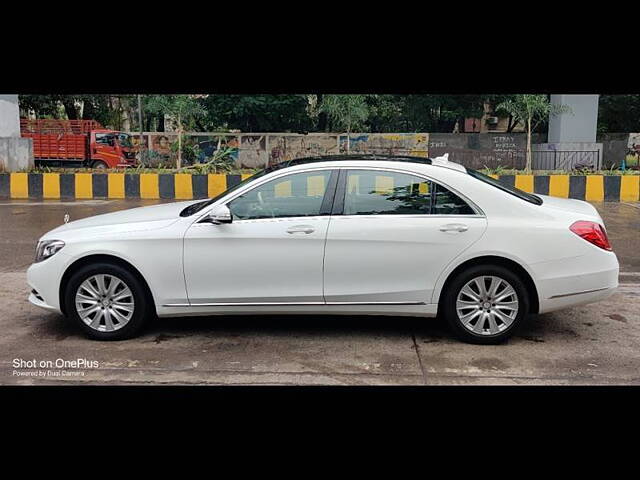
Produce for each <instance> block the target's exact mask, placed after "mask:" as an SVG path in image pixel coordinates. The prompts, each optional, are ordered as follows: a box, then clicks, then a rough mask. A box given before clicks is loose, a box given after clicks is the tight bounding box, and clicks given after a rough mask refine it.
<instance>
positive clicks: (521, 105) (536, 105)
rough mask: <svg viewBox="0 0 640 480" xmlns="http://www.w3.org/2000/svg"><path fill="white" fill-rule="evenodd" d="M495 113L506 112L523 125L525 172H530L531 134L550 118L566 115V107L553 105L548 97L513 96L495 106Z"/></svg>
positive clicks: (567, 110) (533, 95)
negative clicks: (525, 143)
mask: <svg viewBox="0 0 640 480" xmlns="http://www.w3.org/2000/svg"><path fill="white" fill-rule="evenodd" d="M496 111H497V112H500V111H503V112H506V113H508V114H509V115H511V116H512V117H513V118H514V119H515V120H517V121H519V122H521V123H523V124H524V125H525V127H526V129H527V163H526V168H525V170H526V171H531V133H532V132H533V131H534V130H535V129H536V126H537V125H538V124H539V123H540V122H542V121H545V120H547V119H548V118H549V117H550V116H553V115H560V114H562V113H568V112H570V111H571V109H570V108H569V107H568V106H567V105H554V104H552V103H551V102H550V101H549V96H548V95H538V94H521V95H514V96H513V97H512V98H509V99H507V100H505V101H503V102H502V103H500V104H498V105H497V106H496Z"/></svg>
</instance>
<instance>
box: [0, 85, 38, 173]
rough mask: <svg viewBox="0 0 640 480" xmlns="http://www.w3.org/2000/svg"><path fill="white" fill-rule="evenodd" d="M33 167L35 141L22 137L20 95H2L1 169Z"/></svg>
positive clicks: (0, 104) (13, 169)
mask: <svg viewBox="0 0 640 480" xmlns="http://www.w3.org/2000/svg"><path fill="white" fill-rule="evenodd" d="M31 167H33V142H32V140H31V139H30V138H22V137H20V109H19V108H18V95H0V171H7V172H13V171H18V170H24V169H27V168H31Z"/></svg>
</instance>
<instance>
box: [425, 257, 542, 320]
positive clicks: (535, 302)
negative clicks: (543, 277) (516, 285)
mask: <svg viewBox="0 0 640 480" xmlns="http://www.w3.org/2000/svg"><path fill="white" fill-rule="evenodd" d="M476 265H499V266H502V267H505V268H508V269H510V270H511V271H513V272H514V273H515V274H516V275H518V277H520V279H521V280H522V281H523V282H524V284H525V286H526V287H527V293H528V294H529V313H538V312H539V310H540V297H539V296H538V289H537V287H536V284H535V282H534V281H533V278H532V277H531V274H530V273H529V272H528V271H527V270H526V269H525V268H524V267H523V266H522V265H521V264H520V263H518V262H516V261H515V260H512V259H510V258H507V257H501V256H499V255H482V256H479V257H474V258H471V259H468V260H465V261H464V262H462V263H461V264H460V265H458V266H457V267H456V268H454V269H453V270H452V271H451V272H450V273H449V275H447V278H446V280H445V281H444V283H443V284H442V288H440V290H439V292H437V293H438V310H441V308H440V307H441V302H442V299H443V297H444V295H442V292H444V291H445V290H446V289H447V288H448V286H449V284H450V283H451V282H452V281H453V279H454V278H455V277H456V276H457V275H458V274H459V273H460V272H462V271H463V270H465V269H467V268H470V267H474V266H476Z"/></svg>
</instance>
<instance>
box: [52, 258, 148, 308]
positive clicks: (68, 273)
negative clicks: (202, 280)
mask: <svg viewBox="0 0 640 480" xmlns="http://www.w3.org/2000/svg"><path fill="white" fill-rule="evenodd" d="M93 263H111V264H114V265H118V266H120V267H123V268H126V269H127V270H129V272H131V273H132V274H133V275H134V276H135V277H136V278H137V279H138V280H139V281H140V283H141V284H142V286H143V288H144V290H145V294H146V295H147V298H148V299H149V300H150V302H151V305H152V307H153V309H154V310H153V311H155V308H156V303H155V300H154V298H153V293H152V292H151V289H150V288H149V284H148V283H147V281H146V279H145V278H144V276H143V275H142V274H141V273H140V270H138V269H137V268H136V267H135V266H133V265H132V264H131V263H130V262H128V261H126V260H124V259H122V258H120V257H117V256H115V255H108V254H93V255H87V256H86V257H82V258H79V259H77V260H76V261H75V262H73V263H72V264H71V265H69V266H68V267H67V269H66V270H65V272H64V274H63V275H62V279H61V280H60V289H59V291H58V295H59V302H60V310H61V311H62V313H63V314H64V315H66V314H67V312H66V311H65V301H64V297H65V293H66V290H67V284H68V283H69V280H70V279H71V277H72V276H73V274H74V273H76V272H77V271H78V270H80V269H81V268H82V267H84V266H86V265H91V264H93Z"/></svg>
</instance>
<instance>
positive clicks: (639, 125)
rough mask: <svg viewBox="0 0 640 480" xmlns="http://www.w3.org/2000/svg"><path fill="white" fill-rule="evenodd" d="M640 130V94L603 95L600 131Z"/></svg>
mask: <svg viewBox="0 0 640 480" xmlns="http://www.w3.org/2000/svg"><path fill="white" fill-rule="evenodd" d="M612 132H623V133H627V132H640V95H601V96H600V99H599V102H598V133H612Z"/></svg>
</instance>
